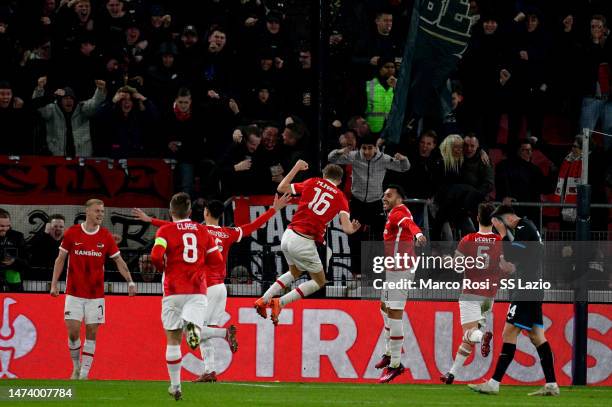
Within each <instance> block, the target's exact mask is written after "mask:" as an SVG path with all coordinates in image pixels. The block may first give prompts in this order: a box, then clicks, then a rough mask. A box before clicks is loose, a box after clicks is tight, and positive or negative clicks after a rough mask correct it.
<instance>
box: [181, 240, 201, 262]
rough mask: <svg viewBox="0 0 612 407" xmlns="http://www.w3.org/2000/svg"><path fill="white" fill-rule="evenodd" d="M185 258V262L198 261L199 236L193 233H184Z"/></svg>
mask: <svg viewBox="0 0 612 407" xmlns="http://www.w3.org/2000/svg"><path fill="white" fill-rule="evenodd" d="M183 260H185V263H195V262H197V261H198V238H197V237H196V235H194V234H193V233H185V234H184V235H183Z"/></svg>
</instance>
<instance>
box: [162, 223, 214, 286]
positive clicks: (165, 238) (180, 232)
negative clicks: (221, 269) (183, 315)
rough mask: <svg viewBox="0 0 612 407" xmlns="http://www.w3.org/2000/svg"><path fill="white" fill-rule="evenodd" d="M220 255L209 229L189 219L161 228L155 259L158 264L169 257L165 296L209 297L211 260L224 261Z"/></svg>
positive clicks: (164, 280) (164, 283)
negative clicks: (207, 283)
mask: <svg viewBox="0 0 612 407" xmlns="http://www.w3.org/2000/svg"><path fill="white" fill-rule="evenodd" d="M162 248H163V250H162ZM218 251H219V248H218V247H217V245H216V244H215V242H214V240H213V238H212V237H211V236H210V234H209V233H208V229H207V228H206V226H204V225H200V224H199V223H196V222H193V221H191V220H189V219H185V220H180V221H177V222H173V223H169V224H167V225H164V226H162V227H161V228H159V230H158V231H157V234H156V235H155V246H154V248H153V252H152V257H153V258H154V260H156V259H158V258H161V254H163V253H165V254H166V265H165V267H164V278H163V286H164V296H165V297H166V296H169V295H175V294H206V275H205V265H206V264H209V263H210V261H207V258H210V257H212V256H214V255H216V256H218V257H220V254H219V253H218ZM215 252H217V253H215ZM158 266H159V265H158V264H156V267H158ZM158 270H159V268H158Z"/></svg>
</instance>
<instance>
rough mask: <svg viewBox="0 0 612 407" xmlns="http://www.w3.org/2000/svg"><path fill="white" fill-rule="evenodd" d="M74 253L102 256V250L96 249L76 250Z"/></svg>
mask: <svg viewBox="0 0 612 407" xmlns="http://www.w3.org/2000/svg"><path fill="white" fill-rule="evenodd" d="M74 254H76V255H77V256H89V257H102V253H101V252H96V251H94V250H75V251H74Z"/></svg>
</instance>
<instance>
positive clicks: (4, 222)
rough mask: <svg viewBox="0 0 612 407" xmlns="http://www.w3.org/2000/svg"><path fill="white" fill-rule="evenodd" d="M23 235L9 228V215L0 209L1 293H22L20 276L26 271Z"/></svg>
mask: <svg viewBox="0 0 612 407" xmlns="http://www.w3.org/2000/svg"><path fill="white" fill-rule="evenodd" d="M26 259H27V251H26V243H25V239H24V238H23V233H21V232H17V231H16V230H14V229H12V227H11V215H10V214H9V213H8V212H7V211H6V210H4V209H2V208H0V279H1V280H2V285H3V291H7V290H8V291H11V292H16V291H23V284H22V276H23V274H24V273H25V272H26V271H27V269H28V261H27V260H26Z"/></svg>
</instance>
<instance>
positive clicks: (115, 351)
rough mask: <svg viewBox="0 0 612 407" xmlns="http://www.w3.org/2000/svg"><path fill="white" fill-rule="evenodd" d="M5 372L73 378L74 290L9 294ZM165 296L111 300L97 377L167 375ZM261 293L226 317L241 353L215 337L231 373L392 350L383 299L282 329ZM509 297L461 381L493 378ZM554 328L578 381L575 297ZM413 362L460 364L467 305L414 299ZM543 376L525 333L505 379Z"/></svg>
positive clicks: (319, 304)
mask: <svg viewBox="0 0 612 407" xmlns="http://www.w3.org/2000/svg"><path fill="white" fill-rule="evenodd" d="M0 301H1V303H2V310H3V311H2V315H3V318H2V325H1V326H0V361H1V365H0V377H3V378H6V377H18V378H28V379H60V378H67V377H69V376H70V373H71V369H72V363H71V360H70V356H69V353H68V347H67V336H66V332H65V328H64V322H63V307H64V297H63V296H62V297H59V298H52V297H50V296H49V295H46V294H9V295H2V296H0ZM160 303H161V298H160V297H144V296H143V297H133V298H129V297H122V296H110V297H107V298H106V304H107V318H106V321H107V323H106V325H104V326H103V327H102V328H101V329H100V331H99V335H98V340H97V344H96V352H95V359H94V363H93V367H92V370H91V373H90V377H91V378H92V379H116V380H166V379H167V370H166V364H165V360H164V355H165V340H164V333H163V330H162V327H161V322H160V312H161V305H160ZM252 304H253V299H252V298H230V299H229V300H228V305H227V314H226V321H225V324H228V323H231V324H234V325H236V326H237V327H238V336H237V338H238V342H239V351H238V353H236V354H233V355H232V354H231V352H230V351H229V347H228V346H227V344H226V343H225V342H224V341H223V340H222V339H218V338H216V339H214V341H215V342H214V344H215V347H216V349H217V356H216V364H217V369H216V370H217V372H218V373H221V374H220V378H221V380H228V381H229V380H231V381H274V380H279V381H287V382H308V381H316V382H373V381H374V380H375V379H376V378H378V376H379V375H380V371H378V370H376V369H375V368H374V364H375V363H376V361H377V360H378V358H379V357H380V355H381V354H382V353H383V329H382V328H383V327H382V318H381V316H380V312H379V304H378V302H376V301H359V300H304V301H299V302H297V303H295V304H292V305H291V307H289V308H287V309H284V310H283V312H282V313H281V318H280V324H279V326H278V327H276V328H274V326H273V325H272V323H271V321H270V320H263V319H262V318H261V317H259V316H258V315H257V314H256V312H255V310H254V309H253V305H252ZM506 310H507V304H503V303H500V304H496V305H495V308H494V315H493V325H494V332H495V334H496V335H495V337H494V344H493V350H492V352H491V355H490V356H489V357H488V358H482V357H481V356H480V354H479V352H474V353H475V355H474V356H472V357H471V358H470V359H468V361H467V362H466V368H465V369H464V370H463V371H462V372H461V373H460V374H459V375H458V377H457V381H459V382H466V381H470V382H471V381H480V380H482V379H484V378H488V377H490V375H491V374H492V373H493V370H494V364H495V360H496V359H497V355H498V353H499V349H500V346H501V331H502V328H503V324H504V317H505V313H506ZM544 315H545V318H544V319H545V325H546V328H547V331H546V335H547V337H548V340H549V342H550V343H551V346H552V349H553V352H554V355H555V368H556V373H557V379H558V382H559V383H560V384H562V385H568V384H570V382H571V379H570V376H569V374H570V372H571V351H572V350H571V338H572V330H573V310H572V306H571V305H570V304H545V305H544ZM404 334H405V344H404V354H403V364H404V365H405V366H406V374H404V375H402V376H400V377H399V378H398V379H396V381H395V382H396V383H437V382H438V376H439V374H440V373H441V372H446V371H447V370H448V369H449V368H450V366H451V363H452V357H453V356H454V354H455V351H456V349H457V346H458V344H459V341H460V339H461V327H460V322H459V310H458V306H457V303H453V302H413V303H409V304H408V306H407V307H406V313H405V316H404ZM588 334H589V340H588V353H589V356H588V382H589V383H590V384H594V385H612V305H590V306H589V332H588ZM184 353H185V354H184V357H183V378H184V379H191V378H194V377H195V375H197V374H199V373H201V369H202V364H201V359H200V354H199V351H195V352H191V351H188V350H187V349H186V348H184ZM542 382H543V373H542V370H541V368H540V364H539V362H538V358H537V353H536V351H535V349H534V348H533V346H532V345H531V344H530V343H529V340H528V339H527V337H526V336H524V335H521V338H520V339H519V343H518V345H517V354H516V358H515V361H514V362H513V364H512V365H511V366H510V368H509V369H508V375H507V376H506V378H505V380H504V383H515V384H516V383H520V384H536V383H542Z"/></svg>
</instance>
